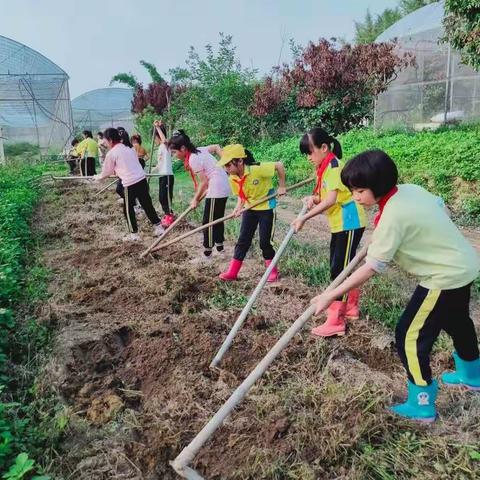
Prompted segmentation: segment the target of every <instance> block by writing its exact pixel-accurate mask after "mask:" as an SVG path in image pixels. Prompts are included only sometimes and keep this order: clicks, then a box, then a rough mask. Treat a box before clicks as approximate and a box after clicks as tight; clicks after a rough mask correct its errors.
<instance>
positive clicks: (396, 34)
mask: <svg viewBox="0 0 480 480" xmlns="http://www.w3.org/2000/svg"><path fill="white" fill-rule="evenodd" d="M443 9H444V2H443V1H441V2H436V3H431V4H429V5H426V6H425V7H422V8H419V9H418V10H415V11H414V12H412V13H409V14H408V15H406V16H405V17H403V18H401V19H400V20H399V21H398V22H396V23H394V24H393V25H392V26H391V27H389V28H387V29H386V30H385V31H384V32H383V33H382V34H381V35H380V36H379V37H378V38H377V42H388V41H391V40H394V39H395V38H402V37H408V36H410V35H415V34H416V33H420V32H425V31H427V30H433V29H437V28H442V20H443Z"/></svg>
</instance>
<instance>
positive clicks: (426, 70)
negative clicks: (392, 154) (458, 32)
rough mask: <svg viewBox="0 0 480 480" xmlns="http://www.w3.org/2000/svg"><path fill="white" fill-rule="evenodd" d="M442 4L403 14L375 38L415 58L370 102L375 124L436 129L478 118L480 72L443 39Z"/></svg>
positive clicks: (438, 3) (479, 111)
mask: <svg viewBox="0 0 480 480" xmlns="http://www.w3.org/2000/svg"><path fill="white" fill-rule="evenodd" d="M443 15H444V2H443V1H441V2H436V3H432V4H430V5H427V6H425V7H423V8H420V9H418V10H416V11H415V12H413V13H410V14H409V15H407V16H405V17H404V18H402V19H401V20H399V21H398V22H397V23H395V24H394V25H392V26H391V27H390V28H389V29H387V30H386V31H385V32H384V33H383V34H382V35H380V36H379V37H378V39H377V42H387V41H392V40H396V41H397V43H398V52H399V53H400V54H402V53H409V54H411V55H413V56H414V57H415V66H410V67H408V68H406V69H404V70H403V71H401V72H399V74H398V76H397V78H395V79H394V80H393V82H392V83H391V84H390V86H389V88H388V90H387V91H386V92H384V93H382V94H380V95H379V97H378V98H377V100H376V105H375V127H376V128H388V127H396V126H407V127H412V128H414V129H416V130H422V129H435V128H437V127H438V126H440V125H443V124H446V123H458V122H468V121H474V120H477V119H479V118H480V74H479V73H478V72H476V71H475V70H473V69H472V68H470V67H468V66H466V65H464V64H462V63H461V60H460V54H459V52H457V51H455V50H454V49H452V48H451V47H450V45H449V44H448V43H444V42H442V40H441V39H442V37H443V35H444V30H443V27H442V19H443Z"/></svg>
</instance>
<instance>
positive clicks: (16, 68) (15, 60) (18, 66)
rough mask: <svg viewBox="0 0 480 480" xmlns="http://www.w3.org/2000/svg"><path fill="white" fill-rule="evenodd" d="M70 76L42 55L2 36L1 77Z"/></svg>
mask: <svg viewBox="0 0 480 480" xmlns="http://www.w3.org/2000/svg"><path fill="white" fill-rule="evenodd" d="M25 74H28V75H35V74H37V75H65V76H67V77H68V75H67V74H66V73H65V71H64V70H63V69H61V68H60V67H59V66H58V65H57V64H55V63H53V62H52V61H51V60H49V59H48V58H47V57H45V56H44V55H42V54H41V53H39V52H37V51H36V50H33V49H32V48H30V47H27V46H26V45H24V44H23V43H19V42H17V41H15V40H12V39H11V38H7V37H3V36H1V35H0V75H25Z"/></svg>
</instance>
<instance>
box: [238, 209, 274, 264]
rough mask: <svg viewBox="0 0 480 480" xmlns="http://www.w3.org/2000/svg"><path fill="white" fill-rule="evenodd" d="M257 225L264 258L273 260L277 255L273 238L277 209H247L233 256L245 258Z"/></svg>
mask: <svg viewBox="0 0 480 480" xmlns="http://www.w3.org/2000/svg"><path fill="white" fill-rule="evenodd" d="M257 225H258V233H259V236H260V248H261V250H262V254H263V258H264V259H265V260H271V259H272V258H273V257H274V256H275V250H274V249H273V246H272V239H273V235H274V233H275V231H274V226H275V210H274V209H270V210H247V211H246V212H244V213H243V214H242V225H241V227H240V235H239V237H238V241H237V244H236V245H235V251H234V253H233V258H235V259H236V260H243V259H244V258H245V255H246V254H247V252H248V249H249V248H250V245H251V244H252V240H253V236H254V235H255V231H256V230H257Z"/></svg>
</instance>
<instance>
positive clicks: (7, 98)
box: [0, 36, 73, 154]
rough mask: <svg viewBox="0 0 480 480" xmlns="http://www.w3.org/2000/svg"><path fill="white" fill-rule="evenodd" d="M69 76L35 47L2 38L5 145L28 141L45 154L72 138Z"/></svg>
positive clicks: (0, 119)
mask: <svg viewBox="0 0 480 480" xmlns="http://www.w3.org/2000/svg"><path fill="white" fill-rule="evenodd" d="M68 81H69V76H68V75H67V73H66V72H65V71H64V70H63V69H61V68H60V67H59V66H58V65H56V64H55V63H54V62H52V61H51V60H49V59H48V58H46V57H45V56H44V55H42V54H41V53H39V52H37V51H35V50H33V49H32V48H30V47H28V46H26V45H24V44H22V43H19V42H17V41H15V40H12V39H10V38H7V37H3V36H0V128H1V130H2V136H3V139H4V142H5V144H6V145H8V144H11V143H20V142H27V143H30V144H33V145H37V146H38V147H39V149H40V153H42V154H46V153H50V152H54V151H58V150H61V149H63V148H64V146H65V145H66V144H67V143H68V141H69V140H70V139H71V137H72V135H73V117H72V109H71V103H70V90H69V85H68Z"/></svg>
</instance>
